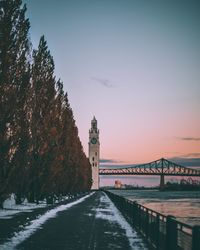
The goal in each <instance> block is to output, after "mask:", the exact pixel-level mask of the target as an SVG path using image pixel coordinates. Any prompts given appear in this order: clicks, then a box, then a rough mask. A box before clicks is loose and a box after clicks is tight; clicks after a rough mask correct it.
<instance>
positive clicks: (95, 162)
mask: <svg viewBox="0 0 200 250" xmlns="http://www.w3.org/2000/svg"><path fill="white" fill-rule="evenodd" d="M88 144H89V161H90V164H91V166H92V188H91V189H93V190H94V189H95V190H97V189H99V149H100V143H99V130H98V128H97V120H96V118H95V117H94V118H93V119H92V121H91V129H90V130H89V143H88Z"/></svg>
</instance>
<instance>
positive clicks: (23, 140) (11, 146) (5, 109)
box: [0, 0, 91, 204]
mask: <svg viewBox="0 0 200 250" xmlns="http://www.w3.org/2000/svg"><path fill="white" fill-rule="evenodd" d="M25 14H26V6H25V5H22V1H21V0H0V204H2V201H3V200H4V199H5V198H6V197H7V195H8V194H9V193H15V194H16V197H17V201H18V202H20V201H21V200H22V198H23V197H27V198H28V199H29V200H30V201H37V200H39V199H41V198H44V197H49V196H53V195H60V194H66V193H68V192H77V191H84V190H88V189H90V187H91V167H90V163H89V161H88V159H87V158H86V156H85V154H84V152H83V148H82V145H81V142H80V139H79V137H78V129H77V127H76V125H75V121H74V118H73V112H72V109H71V108H70V104H69V101H68V97H67V94H66V93H64V90H63V84H62V82H61V81H60V80H56V78H55V75H54V61H53V58H52V56H51V54H50V51H49V49H48V46H47V42H46V41H45V38H44V36H42V37H41V39H40V41H39V45H38V48H37V49H32V45H31V42H30V38H29V28H30V23H29V20H28V19H27V18H26V16H25Z"/></svg>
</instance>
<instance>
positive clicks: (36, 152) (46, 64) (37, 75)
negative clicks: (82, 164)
mask: <svg viewBox="0 0 200 250" xmlns="http://www.w3.org/2000/svg"><path fill="white" fill-rule="evenodd" d="M31 81H32V89H31V96H32V100H31V107H32V110H31V126H30V127H31V165H32V170H31V176H30V178H31V186H30V192H31V197H32V199H35V198H36V199H38V198H39V197H40V196H41V188H42V185H43V184H44V182H45V176H46V175H47V173H48V171H49V165H48V164H49V161H50V160H52V159H51V157H52V155H51V154H48V153H47V152H48V151H49V148H51V146H53V145H51V144H52V143H53V142H51V144H48V138H49V131H50V126H51V124H50V123H49V116H50V114H51V113H52V107H53V105H54V100H55V77H54V62H53V58H52V56H51V54H50V51H49V50H48V47H47V42H46V41H45V39H44V36H42V37H41V39H40V42H39V46H38V49H37V50H34V51H33V65H32V74H31Z"/></svg>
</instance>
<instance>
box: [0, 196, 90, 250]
mask: <svg viewBox="0 0 200 250" xmlns="http://www.w3.org/2000/svg"><path fill="white" fill-rule="evenodd" d="M93 193H94V192H92V193H90V194H88V195H86V196H84V197H82V198H80V199H78V200H76V201H74V202H71V203H69V204H66V205H60V206H58V207H56V208H53V209H51V210H49V211H48V212H46V213H45V214H44V215H41V216H40V217H39V218H38V219H35V220H33V221H32V222H31V224H30V225H28V226H25V227H24V229H23V230H22V231H20V232H18V233H15V235H14V236H13V237H12V238H11V239H10V240H9V241H8V242H6V243H5V244H3V245H0V249H1V250H13V249H15V248H16V247H17V245H19V244H20V243H22V242H23V241H24V240H26V239H27V238H29V237H30V236H31V235H32V234H33V233H34V232H35V231H36V230H37V229H39V228H40V227H41V225H43V224H44V223H45V222H46V221H47V220H48V219H50V218H54V217H56V216H57V213H58V212H61V211H63V210H66V209H69V208H70V207H72V206H74V205H76V204H78V203H81V202H83V201H84V200H85V199H87V198H88V197H89V196H91V195H92V194H93Z"/></svg>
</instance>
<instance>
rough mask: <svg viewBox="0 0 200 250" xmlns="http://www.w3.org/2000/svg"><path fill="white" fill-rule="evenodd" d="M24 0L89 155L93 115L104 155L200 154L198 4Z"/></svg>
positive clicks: (127, 159) (34, 35)
mask: <svg viewBox="0 0 200 250" xmlns="http://www.w3.org/2000/svg"><path fill="white" fill-rule="evenodd" d="M24 2H25V3H27V7H28V12H27V16H28V17H29V18H30V22H31V30H30V35H31V40H32V42H33V46H34V47H35V48H36V47H37V44H38V42H39V38H40V36H41V35H43V34H44V35H45V38H46V39H47V42H48V46H49V49H50V51H51V54H52V55H53V57H54V60H55V66H56V76H57V78H61V80H62V81H63V83H64V88H65V90H66V91H67V92H68V94H69V100H70V104H71V107H72V109H73V112H74V117H75V120H76V124H77V126H78V129H79V136H80V139H81V141H82V144H83V147H84V150H85V152H86V154H87V152H88V130H89V127H90V121H91V119H92V118H93V115H95V116H96V118H97V120H98V126H99V129H100V142H101V158H102V159H108V160H109V159H110V160H112V161H115V162H116V163H118V164H119V162H120V163H121V164H131V163H133V164H139V163H144V162H148V161H153V160H156V159H158V158H161V157H165V158H173V159H175V158H200V113H199V109H200V70H199V69H200V1H194V0H190V1H189V0H188V1H185V0H173V1H172V0H168V1H158V0H157V1H156V0H152V1H147V0H146V1H145V0H140V1H139V0H138V1H137V0H101V1H100V0H90V1H89V0H71V1H69V0H67V1H66V0H59V1H52V0H34V1H33V0H24ZM188 138H190V139H188ZM194 155H195V157H194Z"/></svg>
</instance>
